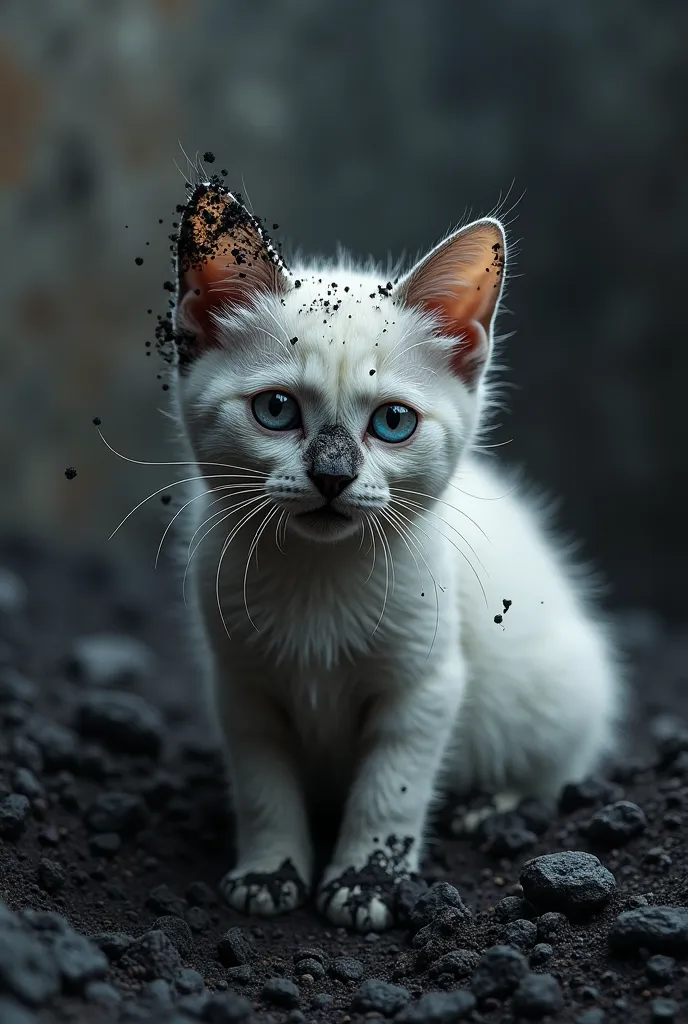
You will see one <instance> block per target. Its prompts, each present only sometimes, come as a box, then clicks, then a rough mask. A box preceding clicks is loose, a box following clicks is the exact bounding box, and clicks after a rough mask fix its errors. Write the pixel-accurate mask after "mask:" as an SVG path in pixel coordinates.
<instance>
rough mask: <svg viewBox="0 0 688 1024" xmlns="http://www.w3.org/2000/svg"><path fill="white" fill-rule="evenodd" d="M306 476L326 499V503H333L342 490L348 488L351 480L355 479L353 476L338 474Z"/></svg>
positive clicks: (310, 474)
mask: <svg viewBox="0 0 688 1024" xmlns="http://www.w3.org/2000/svg"><path fill="white" fill-rule="evenodd" d="M308 475H309V477H310V478H311V480H312V481H313V483H314V484H315V486H316V487H317V488H318V490H319V491H320V493H321V494H322V496H323V498H327V500H328V501H334V499H335V498H337V497H339V495H340V494H341V493H342V491H343V490H344V488H345V487H348V486H349V484H350V483H351V482H352V480H355V479H356V477H355V476H347V475H345V474H338V473H309V474H308Z"/></svg>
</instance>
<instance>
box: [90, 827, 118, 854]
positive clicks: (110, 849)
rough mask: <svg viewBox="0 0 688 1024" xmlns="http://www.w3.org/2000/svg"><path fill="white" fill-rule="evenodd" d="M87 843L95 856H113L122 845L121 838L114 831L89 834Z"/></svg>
mask: <svg viewBox="0 0 688 1024" xmlns="http://www.w3.org/2000/svg"><path fill="white" fill-rule="evenodd" d="M88 845H89V847H90V850H91V853H93V854H94V856H96V857H114V856H115V854H116V853H118V852H119V850H120V848H121V846H122V840H121V839H120V837H119V836H118V835H117V833H116V832H99V833H98V835H95V836H91V838H90V839H89V841H88Z"/></svg>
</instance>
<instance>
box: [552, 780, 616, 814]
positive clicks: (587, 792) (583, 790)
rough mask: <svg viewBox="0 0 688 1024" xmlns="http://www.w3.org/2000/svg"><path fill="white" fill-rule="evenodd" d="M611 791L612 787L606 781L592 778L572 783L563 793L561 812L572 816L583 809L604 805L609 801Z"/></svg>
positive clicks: (560, 803)
mask: <svg viewBox="0 0 688 1024" xmlns="http://www.w3.org/2000/svg"><path fill="white" fill-rule="evenodd" d="M611 791H612V787H611V786H610V784H609V783H608V782H607V781H606V780H605V779H599V778H595V777H591V778H589V779H584V780H583V781H582V782H571V783H569V784H568V785H567V786H564V788H563V790H562V791H561V796H560V798H559V810H560V811H562V813H563V814H570V813H571V812H572V811H578V810H580V809H581V808H582V807H591V806H592V805H593V804H597V803H602V801H603V800H608V799H609V795H610V793H611Z"/></svg>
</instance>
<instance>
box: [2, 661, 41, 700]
mask: <svg viewBox="0 0 688 1024" xmlns="http://www.w3.org/2000/svg"><path fill="white" fill-rule="evenodd" d="M37 697H38V687H37V686H36V684H35V683H34V682H33V680H31V679H27V678H26V676H23V675H22V674H21V672H17V670H16V669H15V668H11V667H10V666H9V665H8V666H5V667H3V668H0V704H26V705H28V706H32V705H33V704H35V702H36V698H37Z"/></svg>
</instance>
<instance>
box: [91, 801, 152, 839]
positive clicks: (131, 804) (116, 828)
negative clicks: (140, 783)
mask: <svg viewBox="0 0 688 1024" xmlns="http://www.w3.org/2000/svg"><path fill="white" fill-rule="evenodd" d="M147 817H148V814H147V811H146V805H145V803H144V802H143V800H142V799H141V797H140V796H136V795H134V794H133V793H120V792H118V791H116V790H113V791H112V792H109V793H100V794H99V795H98V796H97V797H96V798H95V800H94V801H93V803H92V804H91V806H90V807H89V808H88V809H87V811H86V815H85V819H86V824H87V825H88V827H89V828H90V829H92V830H93V831H94V832H116V833H117V834H118V835H120V836H132V835H135V834H136V833H137V832H139V831H140V830H141V828H143V826H144V824H145V823H146V820H147Z"/></svg>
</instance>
